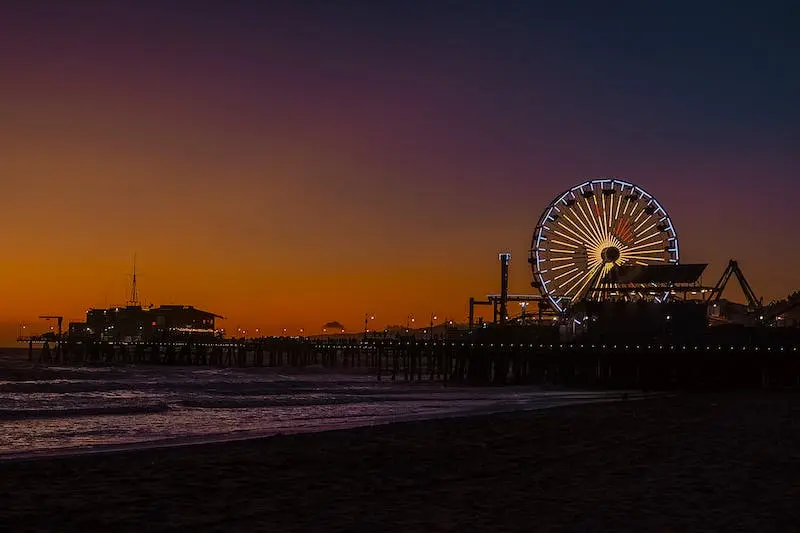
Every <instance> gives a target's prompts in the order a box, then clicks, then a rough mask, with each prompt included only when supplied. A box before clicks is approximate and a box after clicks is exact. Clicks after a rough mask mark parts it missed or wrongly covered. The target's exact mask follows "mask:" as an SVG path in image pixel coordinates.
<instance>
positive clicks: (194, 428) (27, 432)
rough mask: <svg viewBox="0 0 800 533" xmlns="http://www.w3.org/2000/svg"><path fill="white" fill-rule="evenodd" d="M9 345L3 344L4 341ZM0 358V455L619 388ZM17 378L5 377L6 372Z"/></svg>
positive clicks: (529, 402)
mask: <svg viewBox="0 0 800 533" xmlns="http://www.w3.org/2000/svg"><path fill="white" fill-rule="evenodd" d="M6 352H8V350H6ZM15 370H16V371H15V372H13V373H10V372H3V368H2V367H0V460H8V459H14V458H27V457H37V456H48V455H63V454H75V453H91V452H97V451H107V450H110V449H129V448H137V447H156V446H171V445H181V444H187V443H195V442H205V441H219V440H235V439H243V438H252V437H263V436H271V435H277V434H285V433H300V432H312V431H325V430H334V429H344V428H352V427H357V426H369V425H377V424H386V423H391V422H400V421H410V420H423V419H433V418H442V417H453V416H468V415H473V414H485V413H493V412H504V411H513V410H531V409H544V408H551V407H557V406H561V405H568V404H575V403H588V402H598V401H611V400H616V399H619V398H620V397H621V392H619V391H617V392H597V391H591V392H589V391H575V390H553V389H542V388H533V387H482V388H472V387H465V386H444V385H443V384H441V383H437V382H430V381H422V382H415V383H406V382H402V381H399V382H390V381H386V378H385V377H384V380H383V381H381V382H379V381H378V380H377V377H376V376H375V375H374V374H368V373H356V372H352V373H343V372H331V371H329V370H325V369H322V368H307V369H292V370H290V369H274V368H258V369H255V368H252V369H239V368H237V369H232V368H207V367H203V368H199V367H184V368H176V367H135V366H130V367H48V368H47V369H46V370H39V371H37V370H25V371H20V369H19V368H17V369H15ZM8 378H10V379H8Z"/></svg>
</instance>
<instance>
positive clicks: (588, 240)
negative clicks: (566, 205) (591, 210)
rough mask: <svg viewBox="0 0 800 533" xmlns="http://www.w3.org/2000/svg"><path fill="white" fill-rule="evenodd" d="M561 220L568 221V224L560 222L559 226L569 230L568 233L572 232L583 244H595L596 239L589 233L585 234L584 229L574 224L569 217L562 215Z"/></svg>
mask: <svg viewBox="0 0 800 533" xmlns="http://www.w3.org/2000/svg"><path fill="white" fill-rule="evenodd" d="M561 220H562V221H564V222H569V223H570V225H569V226H568V225H567V224H565V223H564V224H561V227H562V228H564V229H565V230H567V231H569V232H570V233H572V234H573V235H575V236H576V237H578V238H579V239H580V240H581V242H582V243H583V244H592V245H595V243H596V241H595V239H594V237H593V236H592V235H590V234H587V233H586V231H584V230H583V229H581V228H579V227H578V226H576V225H575V223H574V222H573V220H572V219H571V218H568V217H566V216H564V217H563V218H562V219H561Z"/></svg>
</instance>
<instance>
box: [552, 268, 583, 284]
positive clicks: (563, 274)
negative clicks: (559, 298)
mask: <svg viewBox="0 0 800 533" xmlns="http://www.w3.org/2000/svg"><path fill="white" fill-rule="evenodd" d="M568 266H572V265H568ZM554 270H555V269H554ZM578 270H579V269H578V267H572V270H568V271H567V272H564V273H562V274H559V275H558V276H556V277H554V278H553V279H554V280H556V281H558V280H560V279H561V278H565V277H567V276H569V275H570V274H572V273H573V272H577V271H578Z"/></svg>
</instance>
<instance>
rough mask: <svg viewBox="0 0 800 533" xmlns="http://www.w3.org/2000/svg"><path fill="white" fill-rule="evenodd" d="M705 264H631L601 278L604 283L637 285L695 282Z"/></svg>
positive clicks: (614, 269)
mask: <svg viewBox="0 0 800 533" xmlns="http://www.w3.org/2000/svg"><path fill="white" fill-rule="evenodd" d="M706 266H708V265H706V264H688V265H676V264H664V265H631V266H621V267H615V268H613V269H612V270H611V271H610V272H609V273H608V274H606V276H605V277H604V278H603V282H605V283H618V284H619V283H634V284H639V285H645V284H656V285H671V284H675V283H697V280H698V279H699V278H700V275H701V274H702V273H703V271H704V270H705V269H706Z"/></svg>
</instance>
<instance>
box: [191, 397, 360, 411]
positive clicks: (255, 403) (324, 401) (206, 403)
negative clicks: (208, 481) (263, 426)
mask: <svg viewBox="0 0 800 533" xmlns="http://www.w3.org/2000/svg"><path fill="white" fill-rule="evenodd" d="M366 401H368V400H365V399H364V398H343V397H338V398H270V397H268V396H265V397H259V398H240V399H234V398H226V399H216V398H214V399H205V398H198V399H188V400H181V401H180V402H178V404H179V405H181V406H183V407H192V408H202V409H252V408H258V407H303V406H313V405H319V406H326V405H345V404H355V403H365V402H366Z"/></svg>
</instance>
